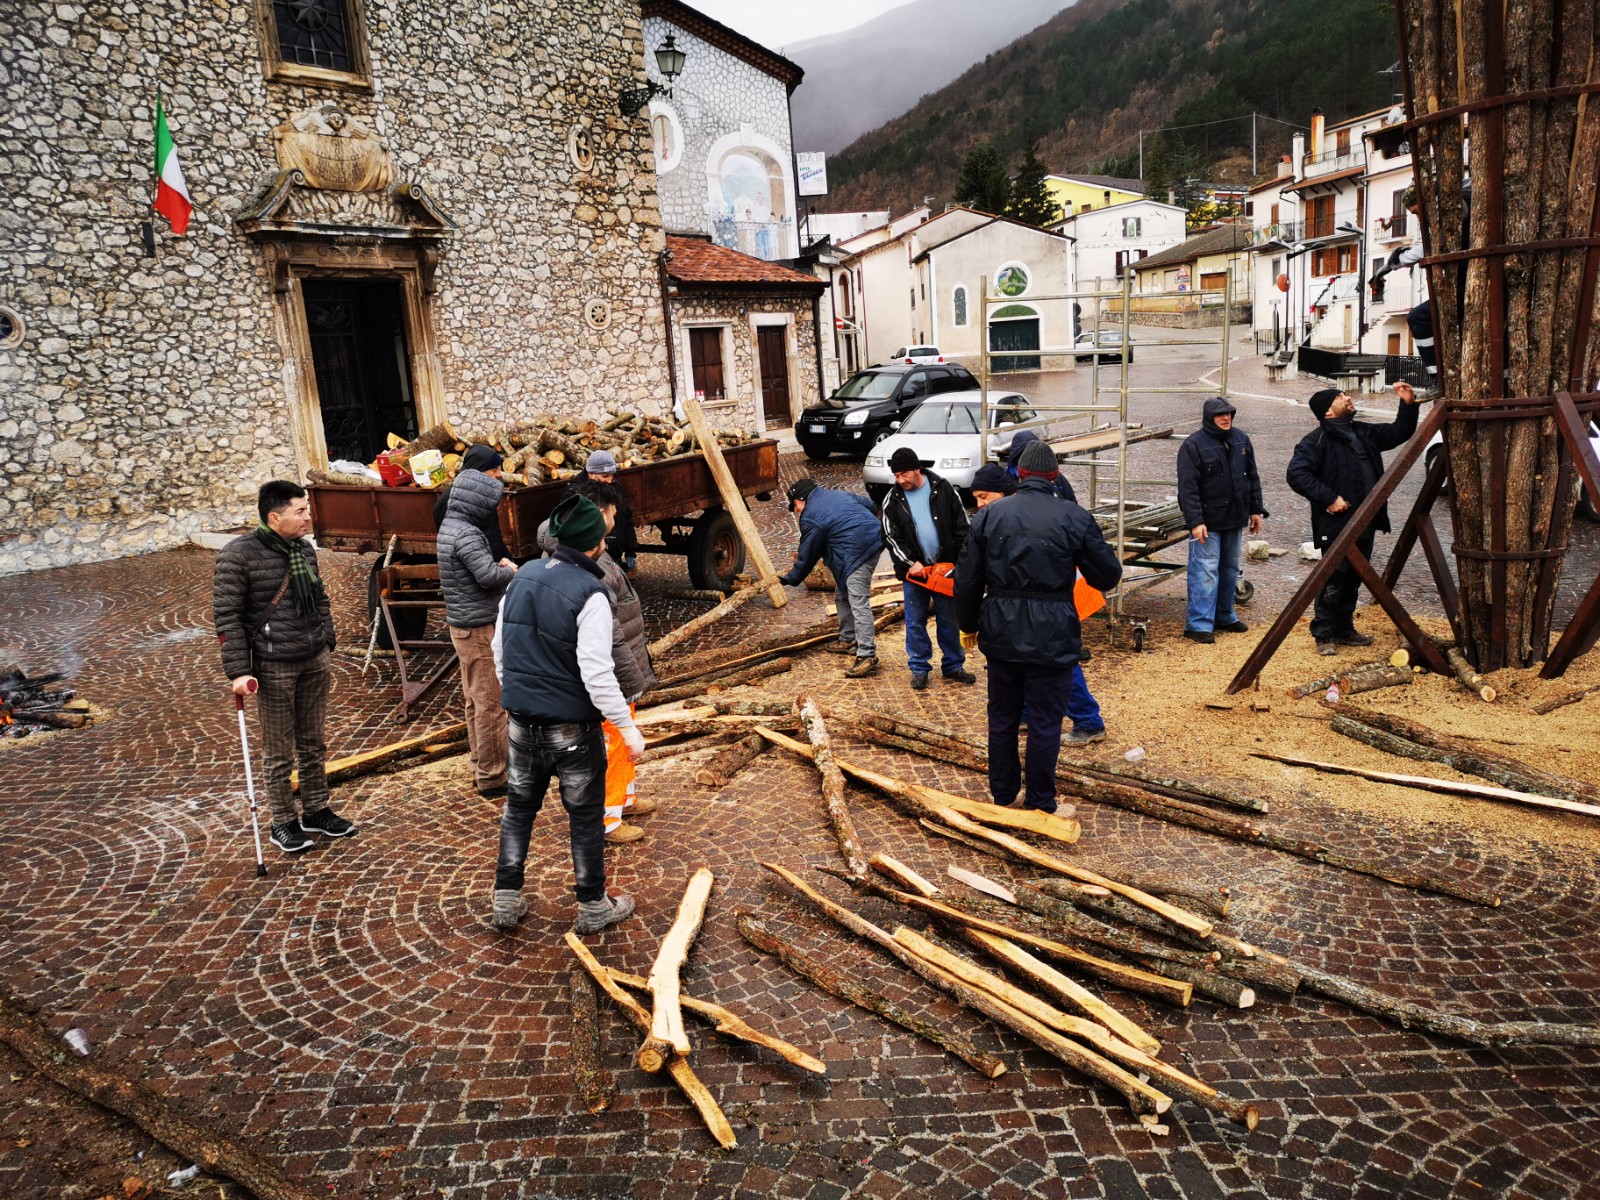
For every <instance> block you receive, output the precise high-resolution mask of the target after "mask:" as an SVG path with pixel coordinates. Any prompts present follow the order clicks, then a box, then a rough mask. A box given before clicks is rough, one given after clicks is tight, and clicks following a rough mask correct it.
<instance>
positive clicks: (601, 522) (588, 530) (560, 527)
mask: <svg viewBox="0 0 1600 1200" xmlns="http://www.w3.org/2000/svg"><path fill="white" fill-rule="evenodd" d="M550 536H551V537H553V538H555V539H556V541H558V542H560V543H561V544H562V545H563V546H567V547H570V548H571V549H573V550H580V551H583V552H585V553H587V552H588V551H590V550H593V549H594V548H595V547H596V546H598V545H599V544H600V543H601V542H603V541H605V540H606V515H605V514H604V513H603V512H601V511H600V508H599V506H598V505H596V504H595V502H594V501H593V500H590V499H589V498H588V497H587V496H579V495H576V494H574V495H570V496H568V497H567V498H566V499H565V500H563V501H562V502H561V503H560V504H558V505H556V507H555V511H554V512H552V513H551V514H550Z"/></svg>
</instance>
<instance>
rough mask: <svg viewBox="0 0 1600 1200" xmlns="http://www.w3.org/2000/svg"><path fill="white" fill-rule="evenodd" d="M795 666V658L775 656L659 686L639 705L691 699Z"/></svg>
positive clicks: (645, 705)
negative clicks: (742, 667)
mask: <svg viewBox="0 0 1600 1200" xmlns="http://www.w3.org/2000/svg"><path fill="white" fill-rule="evenodd" d="M793 668H794V659H792V658H775V659H773V660H772V661H771V662H764V663H759V664H757V665H756V666H753V667H749V668H747V669H745V670H743V671H735V672H733V673H732V674H730V675H720V676H716V677H714V678H712V679H708V680H706V681H704V682H703V683H686V684H681V685H679V686H678V687H670V688H660V687H658V688H656V689H655V690H654V691H651V692H646V693H645V694H644V695H643V696H641V697H639V707H640V708H650V707H652V706H654V705H657V704H671V703H673V702H674V701H678V700H689V699H693V698H695V697H697V696H705V695H706V694H707V693H708V692H712V691H720V690H722V689H725V688H735V687H741V686H743V685H744V684H747V683H754V682H755V681H756V680H758V679H766V678H767V677H769V676H772V675H781V674H783V673H784V672H785V671H790V670H793Z"/></svg>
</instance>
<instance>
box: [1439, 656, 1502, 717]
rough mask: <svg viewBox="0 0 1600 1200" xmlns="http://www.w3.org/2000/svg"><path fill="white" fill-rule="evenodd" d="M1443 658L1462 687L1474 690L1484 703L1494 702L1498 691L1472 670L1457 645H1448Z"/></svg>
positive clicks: (1470, 690)
mask: <svg viewBox="0 0 1600 1200" xmlns="http://www.w3.org/2000/svg"><path fill="white" fill-rule="evenodd" d="M1444 660H1445V662H1447V663H1449V664H1450V669H1451V670H1452V671H1454V672H1455V675H1456V678H1457V679H1458V680H1460V681H1461V686H1462V687H1464V688H1466V689H1467V691H1469V692H1475V693H1476V694H1477V696H1478V698H1479V699H1480V700H1482V701H1483V702H1484V703H1485V704H1493V703H1494V698H1495V696H1496V695H1497V694H1498V693H1496V692H1495V690H1494V688H1493V687H1491V686H1490V684H1489V681H1488V680H1487V679H1485V678H1484V677H1483V676H1482V675H1479V674H1478V672H1477V671H1475V670H1473V667H1472V664H1471V663H1469V662H1468V661H1467V656H1466V655H1465V654H1463V653H1461V651H1460V650H1459V649H1458V648H1457V647H1455V646H1450V647H1448V648H1447V649H1446V650H1445V652H1444Z"/></svg>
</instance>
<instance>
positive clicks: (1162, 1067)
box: [894, 928, 1260, 1129]
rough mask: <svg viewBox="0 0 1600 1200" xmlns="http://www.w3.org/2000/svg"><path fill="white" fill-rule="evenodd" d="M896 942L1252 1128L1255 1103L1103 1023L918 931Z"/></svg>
mask: <svg viewBox="0 0 1600 1200" xmlns="http://www.w3.org/2000/svg"><path fill="white" fill-rule="evenodd" d="M894 938H895V941H897V942H899V943H900V944H901V945H902V946H904V947H906V949H908V950H910V951H911V952H912V953H913V954H915V955H917V957H919V958H921V959H923V960H924V961H925V962H929V963H931V964H933V965H934V966H935V967H938V968H939V969H940V970H942V971H945V972H946V973H948V974H949V975H951V976H953V977H954V978H956V979H959V980H961V982H963V983H965V984H967V985H968V986H970V987H976V988H981V989H982V990H983V991H986V992H988V993H989V994H990V995H992V996H994V997H995V999H997V1000H999V1001H1001V1002H1002V1003H1004V1004H1007V1005H1009V1006H1011V1007H1012V1008H1014V1009H1016V1010H1017V1011H1018V1012H1021V1013H1024V1014H1025V1015H1027V1016H1028V1017H1030V1018H1032V1019H1033V1020H1035V1021H1038V1022H1039V1023H1040V1024H1041V1025H1045V1026H1048V1027H1049V1028H1052V1029H1056V1030H1059V1031H1060V1032H1062V1033H1065V1034H1068V1035H1070V1036H1072V1037H1076V1038H1080V1039H1082V1040H1083V1041H1086V1042H1088V1043H1089V1044H1090V1045H1091V1046H1093V1048H1094V1050H1095V1051H1096V1052H1097V1053H1099V1054H1103V1055H1105V1057H1106V1058H1108V1059H1110V1060H1113V1061H1115V1062H1118V1063H1121V1064H1122V1065H1123V1066H1124V1067H1127V1068H1129V1069H1131V1070H1134V1071H1143V1072H1145V1073H1146V1074H1148V1075H1150V1076H1153V1077H1154V1078H1155V1079H1156V1080H1158V1081H1159V1082H1160V1084H1161V1086H1162V1087H1164V1088H1166V1089H1167V1090H1168V1091H1170V1092H1175V1093H1176V1094H1178V1095H1180V1096H1183V1097H1185V1098H1187V1099H1190V1100H1193V1101H1194V1102H1195V1103H1197V1104H1199V1105H1201V1106H1202V1107H1205V1108H1209V1109H1211V1110H1212V1111H1214V1112H1219V1113H1221V1114H1222V1115H1223V1116H1226V1117H1227V1118H1228V1119H1229V1120H1232V1121H1236V1122H1238V1123H1239V1124H1240V1125H1243V1126H1245V1127H1246V1128H1248V1129H1254V1128H1255V1127H1256V1123H1257V1122H1258V1121H1259V1120H1260V1114H1259V1113H1258V1112H1257V1111H1256V1108H1255V1106H1254V1105H1251V1104H1242V1103H1239V1102H1237V1101H1233V1100H1229V1099H1228V1098H1226V1097H1225V1096H1222V1095H1221V1094H1220V1093H1219V1092H1218V1091H1217V1090H1216V1088H1213V1087H1211V1086H1210V1085H1208V1084H1205V1083H1202V1082H1201V1081H1200V1080H1198V1079H1196V1078H1194V1077H1193V1076H1192V1075H1187V1074H1185V1073H1184V1072H1182V1071H1180V1070H1178V1069H1177V1068H1176V1067H1173V1066H1170V1065H1169V1064H1167V1063H1164V1062H1162V1061H1161V1060H1160V1059H1158V1058H1154V1057H1152V1056H1151V1055H1149V1054H1146V1053H1145V1052H1144V1051H1143V1050H1139V1049H1137V1048H1135V1047H1133V1046H1131V1045H1129V1044H1128V1043H1127V1042H1124V1041H1123V1040H1122V1039H1121V1038H1118V1037H1114V1036H1112V1034H1111V1033H1110V1032H1109V1031H1107V1030H1106V1029H1105V1028H1104V1027H1103V1026H1100V1025H1097V1024H1095V1023H1094V1022H1092V1021H1086V1020H1084V1019H1083V1018H1082V1017H1074V1016H1069V1015H1068V1014H1066V1013H1064V1012H1062V1011H1061V1010H1060V1009H1058V1008H1055V1007H1053V1006H1052V1005H1049V1004H1046V1003H1044V1002H1043V1001H1042V1000H1040V999H1038V998H1037V997H1035V996H1032V995H1029V994H1028V993H1027V992H1024V991H1023V990H1022V989H1021V988H1017V987H1013V986H1012V985H1011V984H1009V983H1007V982H1006V981H1005V980H1004V979H1001V978H1000V977H999V976H998V975H995V974H994V973H993V972H991V971H985V970H984V969H983V968H982V967H980V966H978V965H977V964H975V963H972V962H969V961H968V960H967V959H964V958H962V957H960V956H959V955H956V954H952V953H950V952H949V951H948V950H946V949H944V947H942V946H939V945H937V944H936V943H934V942H931V941H929V940H928V939H927V938H925V937H922V936H921V935H920V934H917V933H914V932H912V931H911V930H909V929H905V928H901V929H897V930H895V932H894Z"/></svg>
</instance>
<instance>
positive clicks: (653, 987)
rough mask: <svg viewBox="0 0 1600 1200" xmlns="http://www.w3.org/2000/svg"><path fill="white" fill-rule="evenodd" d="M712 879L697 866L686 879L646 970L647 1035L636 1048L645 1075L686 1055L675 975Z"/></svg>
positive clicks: (708, 871) (707, 898)
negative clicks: (648, 1000) (649, 1008)
mask: <svg viewBox="0 0 1600 1200" xmlns="http://www.w3.org/2000/svg"><path fill="white" fill-rule="evenodd" d="M715 878H716V877H715V876H713V875H712V873H711V869H710V868H709V867H701V868H700V869H699V870H697V871H696V872H695V873H694V874H693V875H691V876H690V877H689V885H688V887H686V888H685V889H684V892H683V899H682V900H681V901H679V903H678V915H677V917H676V918H674V920H673V922H672V928H671V929H669V930H667V936H666V937H664V938H662V939H661V948H660V949H659V950H657V951H656V961H655V964H654V965H653V966H652V967H651V968H650V998H651V1001H652V1012H651V1016H650V1036H649V1037H647V1038H645V1040H644V1044H643V1045H642V1046H640V1047H639V1056H638V1057H639V1067H640V1069H642V1070H643V1071H645V1072H647V1073H649V1074H654V1073H655V1072H657V1071H659V1070H661V1068H662V1067H663V1066H665V1065H666V1062H667V1059H668V1058H670V1057H672V1056H674V1055H676V1056H677V1057H679V1058H682V1057H683V1056H684V1055H686V1054H688V1053H689V1035H688V1034H687V1033H685V1032H684V1029H683V1006H682V1004H681V1003H680V1000H679V995H680V991H681V987H682V982H681V979H680V976H679V972H680V971H682V969H683V964H684V963H685V962H687V961H688V958H689V947H690V946H692V945H694V939H695V937H696V936H698V934H699V933H700V924H701V922H702V921H704V920H705V916H706V905H707V904H708V903H709V902H710V900H711V885H712V883H714V882H715Z"/></svg>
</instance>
